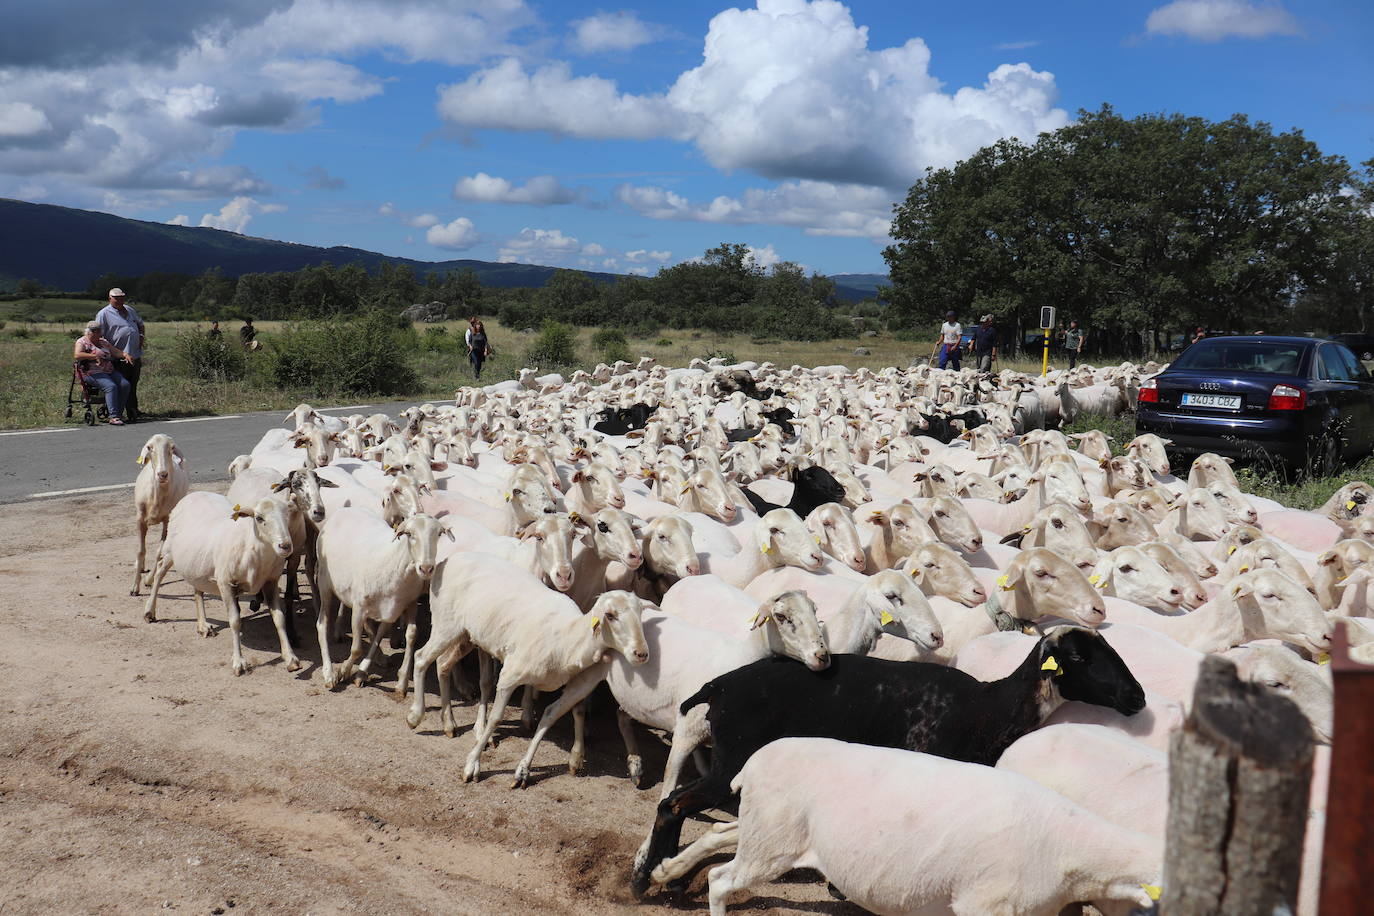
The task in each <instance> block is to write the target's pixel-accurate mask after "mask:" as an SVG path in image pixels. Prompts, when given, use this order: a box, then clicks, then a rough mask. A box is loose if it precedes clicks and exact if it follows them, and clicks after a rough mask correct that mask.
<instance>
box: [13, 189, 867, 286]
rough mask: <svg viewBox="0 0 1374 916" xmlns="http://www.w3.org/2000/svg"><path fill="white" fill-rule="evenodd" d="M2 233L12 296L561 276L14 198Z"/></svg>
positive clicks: (850, 279)
mask: <svg viewBox="0 0 1374 916" xmlns="http://www.w3.org/2000/svg"><path fill="white" fill-rule="evenodd" d="M0 227H3V228H0V289H5V288H10V289H12V288H14V286H15V285H16V284H17V283H18V281H19V280H20V279H22V278H25V277H32V278H33V279H35V280H37V281H39V282H40V283H42V284H44V285H45V286H51V287H55V288H57V289H63V290H80V289H85V288H86V285H87V284H88V283H90V281H91V280H93V279H94V278H96V277H99V276H100V275H101V274H105V273H118V274H125V275H130V274H131V275H134V276H139V275H142V274H146V273H151V272H153V271H166V272H169V273H186V274H198V273H201V272H202V271H205V270H208V269H209V268H212V267H218V268H219V269H220V270H222V271H223V272H224V274H225V276H229V277H237V276H239V275H240V274H248V273H273V272H275V271H282V270H288V271H289V270H300V269H301V268H302V267H312V266H314V265H317V264H323V263H324V262H326V261H328V262H329V263H331V264H334V265H336V266H341V265H344V264H352V263H360V264H362V265H363V266H364V267H366V268H367V269H368V271H370V272H375V271H376V270H377V269H378V268H379V267H380V266H381V264H382V263H383V262H387V261H389V262H391V263H392V264H408V265H409V266H410V267H411V269H413V270H414V271H415V273H416V275H417V276H419V277H421V278H423V277H424V276H425V275H427V274H429V273H433V272H436V271H438V272H446V271H451V270H465V269H469V268H470V269H471V270H472V271H473V272H474V273H475V274H477V279H478V280H479V281H481V283H482V285H483V286H489V287H511V286H543V285H544V282H545V281H546V280H548V278H549V277H550V276H551V275H552V274H553V272H554V271H555V270H557V268H555V267H541V266H538V265H534V264H506V263H497V262H492V261H474V260H468V259H463V260H456V261H416V260H412V259H411V258H397V257H392V256H390V255H384V254H379V253H377V252H375V251H364V250H363V249H361V248H348V247H344V246H337V247H334V248H318V247H316V246H314V245H298V244H296V243H294V242H278V241H273V240H272V239H260V238H254V237H252V236H247V235H239V234H238V233H237V232H226V231H224V230H223V229H206V228H198V227H192V226H171V225H168V224H166V223H150V222H146V221H144V220H137V219H125V218H124V217H122V216H113V215H111V214H109V213H97V212H95V211H92V210H76V209H72V208H70V207H57V206H53V205H52V204H35V203H29V202H27V201H22V200H10V199H8V198H0ZM586 274H587V275H588V276H589V277H591V278H592V279H594V280H597V281H599V282H602V283H613V282H615V281H616V280H617V279H619V276H620V275H619V274H609V273H599V272H596V271H586ZM831 279H833V280H834V281H835V283H836V286H837V290H836V292H837V293H838V294H839V296H840V298H842V299H844V300H846V301H849V302H857V301H858V300H860V299H863V298H866V297H869V296H871V295H872V294H873V286H874V285H875V284H876V282H883V283H885V282H887V278H886V277H884V276H882V275H880V274H844V275H842V276H837V277H832V278H831Z"/></svg>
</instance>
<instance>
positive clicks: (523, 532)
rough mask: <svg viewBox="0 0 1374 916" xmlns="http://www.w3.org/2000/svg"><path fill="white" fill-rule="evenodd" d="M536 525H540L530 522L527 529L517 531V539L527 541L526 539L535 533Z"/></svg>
mask: <svg viewBox="0 0 1374 916" xmlns="http://www.w3.org/2000/svg"><path fill="white" fill-rule="evenodd" d="M536 524H538V523H537V522H530V523H529V524H528V525H526V526H525V527H523V528H521V529H520V530H519V531H517V532H516V533H515V536H516V538H517V539H519V540H521V541H523V540H525V539H526V538H528V537H529V536H530V535H531V534H533V533H534V526H535V525H536Z"/></svg>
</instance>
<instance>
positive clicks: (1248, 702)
mask: <svg viewBox="0 0 1374 916" xmlns="http://www.w3.org/2000/svg"><path fill="white" fill-rule="evenodd" d="M1311 775H1312V738H1311V726H1310V725H1309V724H1308V721H1307V718H1306V716H1304V715H1303V714H1302V712H1301V711H1300V710H1299V709H1298V707H1297V706H1296V705H1294V704H1293V702H1292V701H1290V700H1289V699H1288V698H1286V697H1283V696H1280V695H1278V694H1277V693H1274V692H1273V691H1270V690H1269V689H1268V688H1265V687H1263V686H1260V685H1258V684H1249V683H1244V682H1242V681H1240V680H1239V679H1238V678H1237V677H1236V667H1235V665H1234V664H1232V663H1231V662H1230V661H1228V660H1226V659H1224V658H1221V657H1220V656H1216V655H1209V656H1207V657H1206V658H1205V659H1204V660H1203V662H1202V666H1201V670H1200V672H1199V675H1198V680H1197V687H1196V690H1195V692H1194V694H1193V711H1192V713H1191V714H1190V715H1189V716H1188V720H1187V722H1185V723H1184V726H1183V728H1182V729H1180V730H1179V731H1178V732H1175V733H1174V736H1173V738H1172V740H1171V741H1170V744H1169V819H1168V827H1167V835H1166V839H1167V842H1166V845H1165V854H1164V896H1163V899H1162V900H1161V901H1160V912H1161V913H1162V914H1163V916H1255V914H1258V913H1263V914H1270V913H1282V912H1289V913H1292V912H1295V911H1296V908H1297V898H1298V876H1299V870H1300V866H1301V862H1302V839H1303V832H1304V830H1305V829H1306V826H1307V796H1308V784H1309V782H1310V780H1311ZM1285 907H1286V910H1285V909H1284V908H1285Z"/></svg>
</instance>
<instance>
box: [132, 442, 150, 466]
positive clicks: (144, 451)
mask: <svg viewBox="0 0 1374 916" xmlns="http://www.w3.org/2000/svg"><path fill="white" fill-rule="evenodd" d="M147 461H148V446H146V445H145V446H143V448H141V449H139V450H138V457H137V458H135V459H134V464H138V465H142V464H146V463H147Z"/></svg>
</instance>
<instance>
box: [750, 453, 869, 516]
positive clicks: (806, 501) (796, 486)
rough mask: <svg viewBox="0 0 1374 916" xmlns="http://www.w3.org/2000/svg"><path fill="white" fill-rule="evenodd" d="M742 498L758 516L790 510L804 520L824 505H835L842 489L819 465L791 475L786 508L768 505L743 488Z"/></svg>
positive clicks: (772, 504) (767, 502)
mask: <svg viewBox="0 0 1374 916" xmlns="http://www.w3.org/2000/svg"><path fill="white" fill-rule="evenodd" d="M743 490H744V497H745V498H746V499H748V500H749V504H750V505H751V506H753V507H754V511H755V512H757V513H758V514H759V515H766V514H767V513H769V512H772V511H773V510H774V509H791V510H792V511H793V512H795V513H797V515H798V516H800V517H801V518H806V517H807V516H808V515H810V514H811V512H812V510H813V509H815V508H816V507H817V506H819V505H822V504H824V503H837V502H840V501H842V500H843V499H844V487H842V486H840V482H839V481H838V480H836V479H835V476H834V475H833V474H831V473H830V472H829V471H827V470H826V469H825V468H823V467H821V466H820V465H814V464H813V465H812V466H811V467H809V468H802V469H801V470H799V471H794V472H793V473H792V498H791V499H789V500H788V501H787V505H786V506H779V505H776V504H775V503H770V502H769V501H768V500H766V499H764V498H763V497H762V496H759V495H758V494H757V493H754V492H752V491H751V490H750V489H749V488H748V487H744V488H743Z"/></svg>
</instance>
